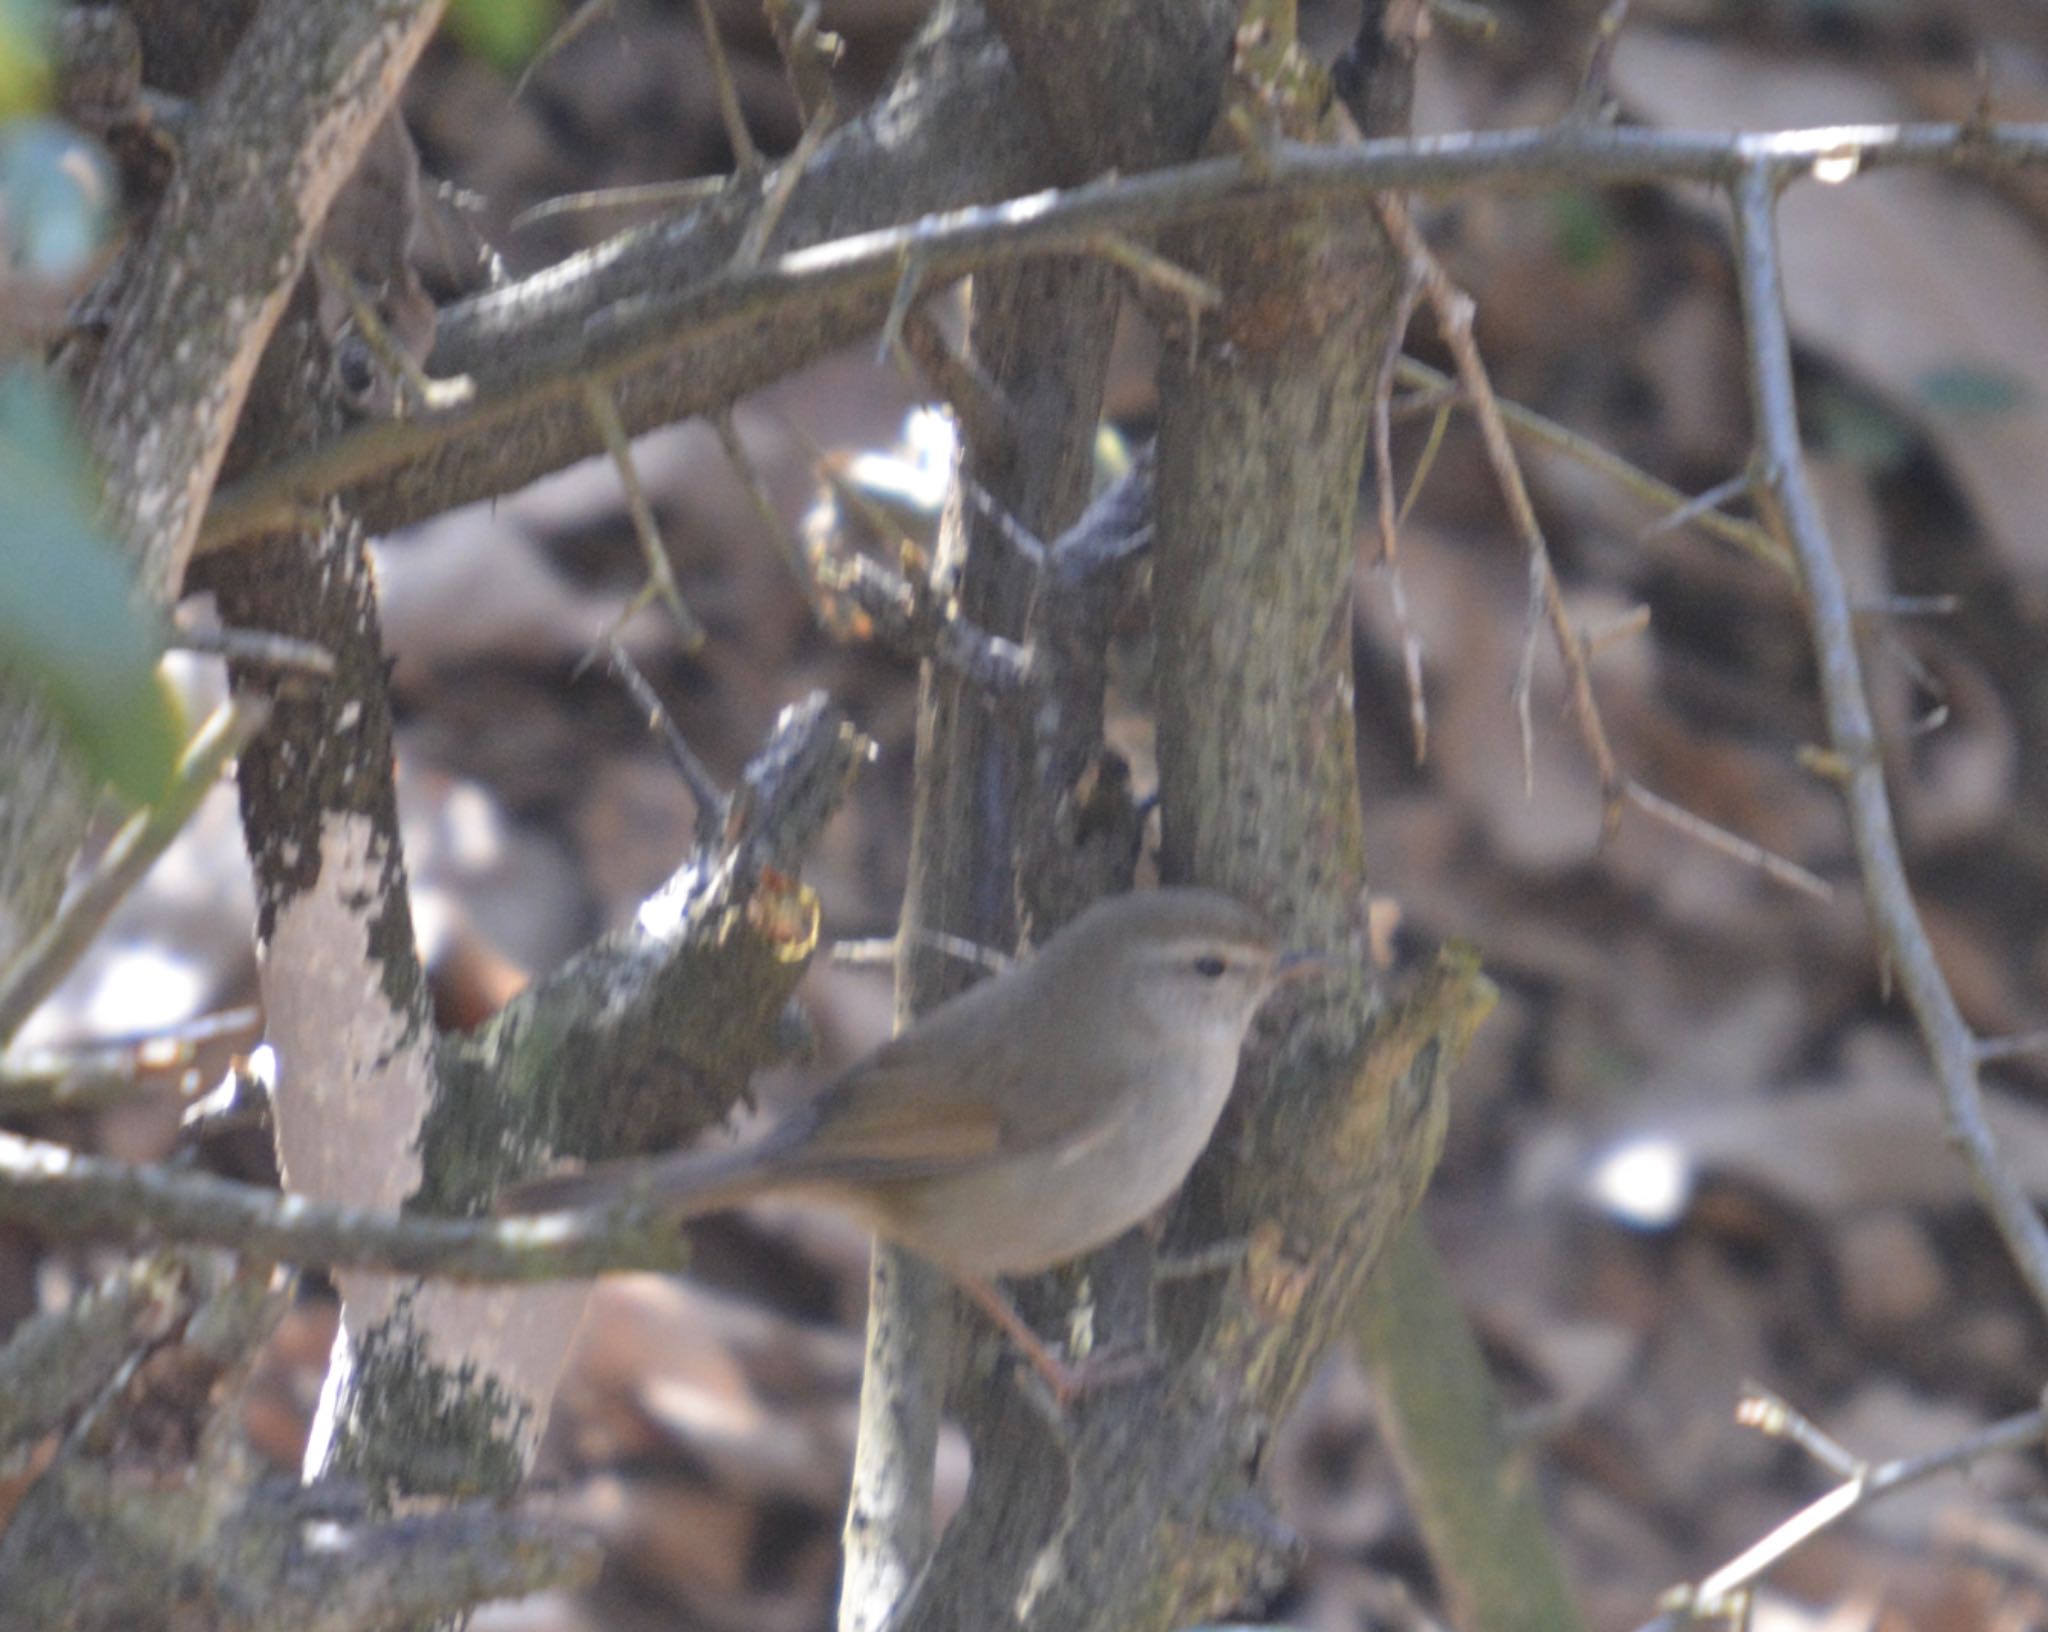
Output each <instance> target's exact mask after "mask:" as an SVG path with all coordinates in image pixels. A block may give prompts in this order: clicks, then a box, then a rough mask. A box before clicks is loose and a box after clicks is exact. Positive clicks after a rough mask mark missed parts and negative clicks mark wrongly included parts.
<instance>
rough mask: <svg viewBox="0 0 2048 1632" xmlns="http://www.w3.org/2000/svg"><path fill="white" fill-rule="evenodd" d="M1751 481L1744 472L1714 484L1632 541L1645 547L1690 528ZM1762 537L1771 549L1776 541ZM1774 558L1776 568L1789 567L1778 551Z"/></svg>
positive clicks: (1749, 484)
mask: <svg viewBox="0 0 2048 1632" xmlns="http://www.w3.org/2000/svg"><path fill="white" fill-rule="evenodd" d="M1755 481H1756V478H1755V477H1754V476H1752V475H1751V474H1750V473H1749V472H1748V471H1746V470H1745V471H1740V472H1738V473H1737V474H1736V475H1733V476H1730V477H1729V478H1728V479H1727V480H1726V481H1725V482H1716V483H1715V484H1714V485H1713V486H1712V487H1710V488H1708V489H1707V490H1706V491H1705V492H1704V493H1699V494H1695V495H1694V496H1693V497H1692V498H1690V499H1687V500H1686V501H1685V503H1683V504H1681V505H1679V506H1678V507H1677V508H1676V509H1675V510H1666V511H1665V512H1664V514H1663V515H1661V516H1659V517H1658V518H1657V519H1656V520H1655V521H1653V522H1651V523H1650V525H1649V526H1647V527H1645V528H1644V529H1643V530H1642V531H1641V532H1640V533H1638V534H1636V539H1637V541H1638V542H1640V543H1644V544H1647V543H1649V542H1650V541H1651V540H1652V539H1656V538H1662V537H1663V536H1664V535H1665V534H1666V533H1675V532H1677V531H1678V529H1679V528H1681V527H1690V526H1692V525H1693V524H1694V523H1695V522H1698V521H1701V520H1704V519H1705V518H1706V517H1707V516H1709V515H1711V514H1715V513H1718V512H1719V510H1720V508H1721V506H1722V505H1724V504H1726V503H1727V502H1728V501H1729V500H1730V499H1739V498H1741V497H1742V496H1743V495H1744V494H1745V493H1747V492H1748V491H1749V490H1750V488H1751V487H1752V486H1753V485H1754V484H1755ZM1757 531H1758V532H1760V533H1761V532H1762V531H1763V529H1762V528H1758V529H1757ZM1764 536H1765V538H1766V539H1767V540H1768V542H1769V543H1770V544H1771V546H1772V548H1773V549H1774V550H1775V549H1776V546H1777V540H1776V539H1774V538H1770V537H1769V535H1768V534H1765V535H1764ZM1777 559H1778V561H1779V563H1780V565H1784V566H1789V565H1790V562H1788V561H1786V560H1785V557H1784V555H1783V554H1782V552H1780V553H1779V554H1778V556H1777Z"/></svg>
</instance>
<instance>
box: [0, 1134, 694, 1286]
mask: <svg viewBox="0 0 2048 1632" xmlns="http://www.w3.org/2000/svg"><path fill="white" fill-rule="evenodd" d="M0 1218H4V1219H6V1220H8V1221H9V1222H11V1223H16V1224H28V1225H33V1226H35V1227H37V1228H39V1229H44V1230H48V1231H50V1232H51V1233H53V1234H57V1235H61V1236H62V1238H63V1239H65V1240H69V1241H77V1240H87V1239H98V1240H119V1241H175V1242H182V1243H187V1244H191V1245H195V1246H197V1245H203V1246H214V1247H226V1248H228V1249H230V1250H231V1251H235V1252H240V1253H243V1254H245V1255H248V1256H254V1257H261V1258H268V1259H273V1260H275V1261H277V1262H279V1263H288V1264H300V1265H305V1266H319V1267H321V1268H326V1269H374V1270H382V1271H385V1272H386V1273H389V1274H394V1275H433V1276H440V1277H444V1278H446V1279H450V1280H458V1281H477V1282H483V1281H504V1282H523V1281H548V1280H580V1279H584V1278H586V1277H589V1276H592V1275H602V1274H610V1273H613V1272H615V1271H619V1270H626V1269H650V1270H675V1269H680V1268H681V1267H682V1266H683V1264H684V1263H685V1262H686V1261H687V1260H688V1258H689V1251H688V1247H687V1245H686V1243H685V1242H684V1240H683V1239H682V1237H681V1236H680V1235H679V1234H678V1233H677V1231H676V1230H675V1228H674V1226H673V1225H672V1224H669V1223H667V1222H665V1221H664V1220H663V1219H662V1218H661V1217H660V1209H659V1208H656V1207H653V1206H651V1205H643V1204H642V1203H640V1202H638V1201H629V1202H627V1203H625V1204H623V1205H620V1206H615V1207H610V1208H605V1209H593V1210H590V1211H587V1212H577V1213H549V1214H539V1215H535V1216H533V1217H529V1218H517V1219H505V1220H502V1221H489V1220H486V1221H482V1222H478V1221H473V1220H462V1219H449V1218H430V1217H427V1216H425V1215H424V1214H412V1213H406V1214H398V1213H381V1212H376V1211H374V1210H372V1209H369V1208H362V1207H343V1206H338V1205H335V1204H332V1203H328V1202H317V1201H312V1200H310V1199H308V1198H307V1197H305V1196H300V1195H281V1194H279V1193H278V1192H277V1191H275V1190H268V1189H265V1188H263V1187H262V1186H261V1185H254V1184H238V1183H236V1182H235V1181H233V1180H231V1179H221V1178H215V1177H214V1176H213V1175H212V1174H209V1173H184V1172H173V1171H171V1170H170V1169H168V1168H163V1167H146V1166H135V1165H131V1164H129V1163H126V1162H112V1161H107V1160H105V1159H103V1158H101V1157H97V1156H82V1155H80V1154H79V1153H78V1152H76V1151H74V1150H69V1149H66V1148H65V1147H64V1146H62V1145H56V1144H51V1143H48V1142H47V1141H44V1140H40V1139H23V1138H20V1137H19V1136H17V1135H14V1134H10V1133H0Z"/></svg>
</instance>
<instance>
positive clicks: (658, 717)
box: [605, 640, 732, 854]
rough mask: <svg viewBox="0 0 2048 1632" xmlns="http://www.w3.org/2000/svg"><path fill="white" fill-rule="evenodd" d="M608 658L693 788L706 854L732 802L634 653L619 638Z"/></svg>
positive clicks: (698, 831)
mask: <svg viewBox="0 0 2048 1632" xmlns="http://www.w3.org/2000/svg"><path fill="white" fill-rule="evenodd" d="M605 651H606V657H607V660H608V661H609V662H610V664H611V669H612V673H613V675H615V676H616V677H617V679H618V682H619V684H620V686H622V687H623V688H624V689H625V693H626V695H627V696H628V697H630V698H632V699H633V704H634V706H635V707H636V708H638V709H639V710H640V712H641V713H642V714H644V715H646V717H647V729H648V730H650V731H652V732H653V733H654V734H655V735H656V736H657V737H659V738H660V739H661V745H662V747H663V748H665V749H667V750H668V757H669V760H670V762H671V763H672V764H674V766H675V768H676V770H677V772H678V773H679V774H680V775H681V777H682V779H683V785H684V786H685V787H687V788H688V789H689V790H690V799H691V802H692V803H693V804H695V806H696V807H697V814H696V820H695V823H694V826H695V829H696V834H697V847H698V848H699V849H700V850H703V851H705V852H706V853H707V854H708V853H709V852H710V851H711V850H712V848H713V847H714V846H716V845H717V844H718V842H719V840H720V838H721V837H723V835H724V833H725V819H726V816H727V814H728V813H729V812H730V811H731V808H732V802H731V800H730V799H729V798H728V797H727V795H726V793H725V791H724V790H723V789H721V788H720V787H719V785H718V783H717V782H716V780H714V779H713V777H712V775H711V772H710V771H709V770H708V769H706V768H705V764H704V762H703V761H702V760H701V759H699V758H698V757H697V755H696V752H695V750H693V749H692V748H691V747H690V744H689V740H688V739H687V738H686V737H684V735H683V733H682V732H681V731H680V730H678V729H677V727H676V722H675V721H674V720H673V719H672V718H670V716H669V712H668V710H667V709H666V708H665V707H663V706H662V701H661V696H660V694H659V693H658V692H656V691H655V689H654V687H653V686H652V685H650V684H649V683H648V679H647V676H646V675H644V674H642V673H641V672H640V667H639V665H638V664H636V663H635V662H634V661H633V659H632V656H631V654H629V653H628V652H627V650H626V648H625V647H624V646H623V645H622V644H620V642H618V641H617V640H610V641H607V642H606V643H605Z"/></svg>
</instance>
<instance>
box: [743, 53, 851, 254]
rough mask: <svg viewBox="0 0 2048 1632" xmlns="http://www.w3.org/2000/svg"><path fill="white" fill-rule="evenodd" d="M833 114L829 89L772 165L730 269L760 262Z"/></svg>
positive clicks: (815, 153) (829, 126)
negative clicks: (786, 151)
mask: <svg viewBox="0 0 2048 1632" xmlns="http://www.w3.org/2000/svg"><path fill="white" fill-rule="evenodd" d="M834 118H835V113H834V109H833V102H832V97H831V95H830V93H829V92H828V93H827V94H826V97H825V99H824V101H822V102H820V103H819V104H818V107H817V111H816V112H814V113H813V114H812V115H811V117H810V121H809V123H807V124H806V125H805V126H804V133H803V135H801V136H799V137H798V138H797V143H796V146H795V147H793V148H791V149H790V150H789V157H788V158H786V159H784V160H783V161H782V163H781V164H779V165H777V166H776V167H775V174H774V176H773V178H772V179H771V180H770V181H769V184H768V193H767V196H766V197H764V198H763V199H762V200H761V207H760V208H759V209H758V210H756V211H755V212H754V217H753V219H752V220H751V221H749V222H748V223H747V230H746V231H745V232H744V233H743V234H742V235H741V236H740V247H739V248H738V249H736V250H734V251H733V257H732V266H731V270H732V271H734V272H745V271H748V270H750V269H752V268H753V267H755V266H758V265H759V264H760V261H761V257H762V255H763V254H764V253H766V251H767V248H768V240H769V239H770V238H772V237H774V236H775V229H776V228H777V227H779V226H780V225H781V224H782V217H783V215H784V214H785V213H786V212H787V211H788V209H789V201H790V200H791V199H792V198H794V197H796V189H797V185H798V183H800V182H801V181H802V180H803V179H804V172H805V170H806V169H808V168H809V166H810V162H811V160H812V159H813V158H815V157H816V156H817V152H818V144H819V143H820V142H822V141H824V139H825V137H826V135H827V134H828V133H829V132H830V131H831V129H832V124H833V120H834Z"/></svg>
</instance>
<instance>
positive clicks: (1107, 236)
mask: <svg viewBox="0 0 2048 1632" xmlns="http://www.w3.org/2000/svg"><path fill="white" fill-rule="evenodd" d="M1088 247H1089V248H1090V249H1092V250H1093V251H1094V252H1095V253H1096V254H1097V255H1100V256H1101V257H1102V258H1103V259H1104V260H1105V261H1108V262H1109V263H1110V265H1112V266H1114V267H1117V268H1119V269H1121V270H1122V271H1125V272H1128V273H1129V274H1130V275H1131V278H1132V280H1133V281H1134V282H1135V283H1136V284H1137V286H1138V292H1139V294H1140V295H1141V296H1142V295H1143V294H1144V293H1145V292H1146V291H1148V290H1154V291H1157V292H1158V293H1160V294H1163V295H1165V296H1167V297H1168V298H1169V299H1171V300H1172V301H1173V302H1174V303H1175V304H1176V306H1177V307H1178V308H1179V312H1180V315H1181V316H1182V317H1184V318H1185V319H1186V320H1187V324H1188V327H1189V329H1190V330H1192V331H1193V333H1194V337H1195V338H1194V339H1193V340H1191V341H1190V342H1189V343H1190V344H1195V343H1197V342H1198V341H1199V339H1200V335H1201V328H1200V325H1201V321H1202V314H1203V313H1204V312H1213V311H1214V310H1216V308H1217V307H1219V306H1221V305H1222V304H1223V291H1222V290H1221V289H1219V288H1217V287H1216V285H1215V284H1214V283H1213V282H1211V281H1210V280H1209V279H1207V278H1205V277H1203V276H1202V275H1201V274H1200V273H1197V272H1190V271H1189V270H1188V269H1187V268H1186V267H1184V266H1181V265H1179V264H1177V263H1176V262H1174V261H1170V260H1168V259H1167V258H1166V257H1165V256H1164V255H1162V254H1160V253H1159V252H1158V251H1157V250H1155V249H1148V248H1147V247H1146V246H1145V245H1143V244H1141V243H1139V242H1138V241H1137V240H1136V239H1135V238H1130V237H1127V236H1126V235H1125V234H1123V233H1121V232H1105V233H1103V234H1101V235H1100V236H1099V237H1097V238H1096V239H1095V240H1094V241H1093V242H1092V243H1091V244H1090V245H1089V246H1088Z"/></svg>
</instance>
